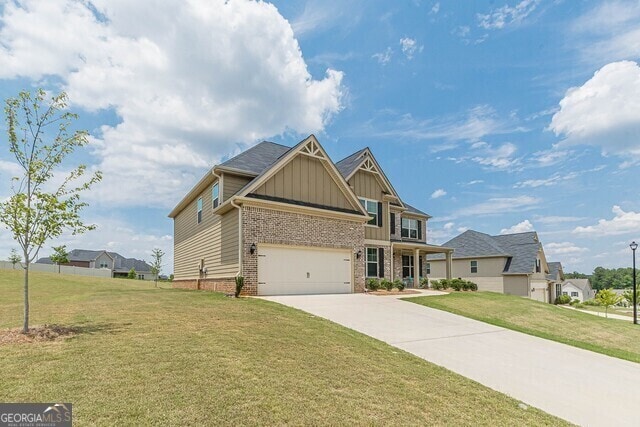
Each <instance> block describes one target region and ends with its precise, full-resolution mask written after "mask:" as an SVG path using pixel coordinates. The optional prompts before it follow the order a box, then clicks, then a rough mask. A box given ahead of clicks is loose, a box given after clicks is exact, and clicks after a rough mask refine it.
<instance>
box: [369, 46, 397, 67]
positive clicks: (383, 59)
mask: <svg viewBox="0 0 640 427" xmlns="http://www.w3.org/2000/svg"><path fill="white" fill-rule="evenodd" d="M392 55H393V50H392V49H391V48H390V47H387V48H386V49H385V50H384V51H382V52H378V53H374V54H373V55H371V57H372V58H374V59H376V60H377V61H378V62H379V63H380V64H382V65H386V64H387V63H388V62H389V61H391V56H392Z"/></svg>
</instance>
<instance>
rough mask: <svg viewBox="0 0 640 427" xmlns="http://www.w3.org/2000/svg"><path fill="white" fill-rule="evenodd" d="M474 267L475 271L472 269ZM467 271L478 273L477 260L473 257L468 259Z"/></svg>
mask: <svg viewBox="0 0 640 427" xmlns="http://www.w3.org/2000/svg"><path fill="white" fill-rule="evenodd" d="M474 268H475V270H476V271H473V269H474ZM469 271H470V272H471V274H478V260H476V259H474V260H471V261H469Z"/></svg>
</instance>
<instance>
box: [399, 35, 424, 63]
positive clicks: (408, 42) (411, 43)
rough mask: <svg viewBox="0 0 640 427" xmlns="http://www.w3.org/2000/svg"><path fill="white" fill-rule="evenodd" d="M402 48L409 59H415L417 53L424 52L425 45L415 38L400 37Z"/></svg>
mask: <svg viewBox="0 0 640 427" xmlns="http://www.w3.org/2000/svg"><path fill="white" fill-rule="evenodd" d="M400 49H401V50H402V53H404V56H406V57H407V59H413V56H414V55H415V54H416V53H420V52H422V50H423V49H424V46H422V45H419V44H418V42H417V41H416V40H415V39H412V38H409V37H404V38H401V39H400Z"/></svg>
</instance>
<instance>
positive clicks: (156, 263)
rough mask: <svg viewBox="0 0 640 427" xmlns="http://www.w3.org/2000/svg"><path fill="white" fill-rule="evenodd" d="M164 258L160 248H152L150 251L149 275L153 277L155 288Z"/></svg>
mask: <svg viewBox="0 0 640 427" xmlns="http://www.w3.org/2000/svg"><path fill="white" fill-rule="evenodd" d="M163 256H164V252H163V251H162V249H160V248H154V249H153V250H152V251H151V258H152V261H151V273H152V274H153V276H154V279H153V280H154V281H155V286H156V288H157V287H158V276H159V275H160V272H161V271H162V257H163Z"/></svg>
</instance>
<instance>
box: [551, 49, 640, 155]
mask: <svg viewBox="0 0 640 427" xmlns="http://www.w3.org/2000/svg"><path fill="white" fill-rule="evenodd" d="M550 129H551V130H553V132H554V133H555V134H556V135H558V136H563V137H564V140H563V141H562V142H561V143H560V145H577V144H588V145H594V146H599V147H601V149H602V152H603V154H605V155H607V154H615V155H620V156H626V157H631V159H632V160H635V161H638V160H640V138H638V135H640V67H638V64H636V63H635V62H631V61H622V62H614V63H611V64H607V65H605V66H604V67H602V68H601V69H600V70H599V71H597V72H596V73H595V74H594V76H593V77H592V78H591V79H590V80H589V81H587V82H586V83H585V84H584V85H582V86H581V87H574V88H571V89H569V90H568V91H567V93H566V95H565V97H564V98H563V99H562V100H561V101H560V111H558V112H557V113H556V114H554V116H553V118H552V120H551V124H550Z"/></svg>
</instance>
